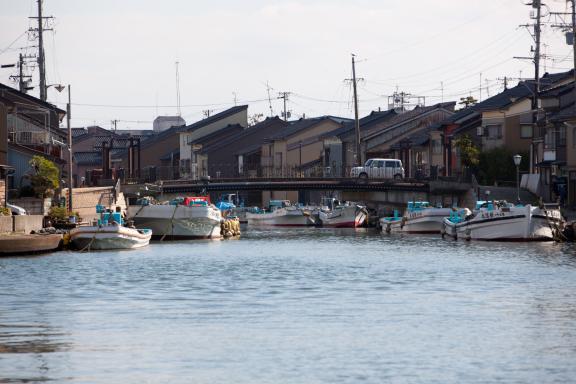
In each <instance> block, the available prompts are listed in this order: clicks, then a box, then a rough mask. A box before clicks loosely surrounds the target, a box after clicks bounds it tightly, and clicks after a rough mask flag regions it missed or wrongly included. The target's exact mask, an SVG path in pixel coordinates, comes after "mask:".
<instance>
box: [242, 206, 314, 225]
mask: <svg viewBox="0 0 576 384" xmlns="http://www.w3.org/2000/svg"><path fill="white" fill-rule="evenodd" d="M246 219H247V220H248V225H250V226H275V227H305V226H310V225H315V221H314V218H313V217H312V215H311V214H310V212H309V211H308V210H305V209H303V208H300V207H298V206H295V205H292V204H291V203H290V201H288V200H270V205H269V210H268V211H258V212H246Z"/></svg>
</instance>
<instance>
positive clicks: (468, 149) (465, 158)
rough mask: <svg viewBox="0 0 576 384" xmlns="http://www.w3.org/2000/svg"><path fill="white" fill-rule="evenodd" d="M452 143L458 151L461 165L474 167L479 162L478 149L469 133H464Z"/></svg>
mask: <svg viewBox="0 0 576 384" xmlns="http://www.w3.org/2000/svg"><path fill="white" fill-rule="evenodd" d="M454 145H455V146H456V148H458V151H459V152H460V159H461V160H462V165H464V166H465V167H470V168H474V167H476V166H477V165H478V163H479V162H480V150H479V149H478V148H476V146H475V145H474V142H473V141H472V139H471V138H470V135H464V136H461V137H459V138H458V139H456V140H454Z"/></svg>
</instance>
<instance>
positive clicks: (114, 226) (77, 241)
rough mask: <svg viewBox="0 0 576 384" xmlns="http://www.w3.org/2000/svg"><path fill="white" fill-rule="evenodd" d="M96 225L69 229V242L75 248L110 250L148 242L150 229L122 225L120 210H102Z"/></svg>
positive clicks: (134, 246) (143, 244)
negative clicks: (112, 211)
mask: <svg viewBox="0 0 576 384" xmlns="http://www.w3.org/2000/svg"><path fill="white" fill-rule="evenodd" d="M97 212H98V213H100V219H98V222H97V224H96V225H89V226H80V227H76V228H74V229H72V230H71V231H70V242H71V243H72V245H73V246H74V247H75V248H76V249H82V250H84V249H88V250H110V249H133V248H141V247H145V246H147V245H148V244H149V243H150V238H151V237H152V230H150V229H136V228H130V227H126V226H124V225H123V220H122V216H121V214H120V212H114V213H111V212H102V211H101V210H99V209H98V207H97Z"/></svg>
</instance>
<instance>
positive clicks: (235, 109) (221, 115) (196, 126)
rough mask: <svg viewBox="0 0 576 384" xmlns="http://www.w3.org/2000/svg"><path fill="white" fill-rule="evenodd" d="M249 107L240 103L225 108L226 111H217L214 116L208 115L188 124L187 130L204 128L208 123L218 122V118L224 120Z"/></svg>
mask: <svg viewBox="0 0 576 384" xmlns="http://www.w3.org/2000/svg"><path fill="white" fill-rule="evenodd" d="M247 109H248V106H247V105H238V106H235V107H232V108H229V109H227V110H225V111H222V112H219V113H217V114H215V115H212V116H210V117H207V118H205V119H203V120H200V121H197V122H195V123H193V124H190V125H188V126H186V130H187V131H194V130H196V129H199V128H202V127H204V126H206V125H209V124H212V123H214V122H216V121H218V120H222V119H224V118H226V117H228V116H232V115H235V114H236V113H238V112H241V111H244V110H247Z"/></svg>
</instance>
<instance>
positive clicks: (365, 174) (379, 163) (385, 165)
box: [350, 159, 404, 180]
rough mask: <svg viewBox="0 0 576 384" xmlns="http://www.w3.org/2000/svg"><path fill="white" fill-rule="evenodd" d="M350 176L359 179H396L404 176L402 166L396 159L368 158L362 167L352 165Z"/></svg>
mask: <svg viewBox="0 0 576 384" xmlns="http://www.w3.org/2000/svg"><path fill="white" fill-rule="evenodd" d="M350 174H351V176H352V177H358V178H360V179H396V180H400V179H403V178H404V167H403V166H402V161H401V160H398V159H368V160H367V161H366V163H365V164H364V166H363V167H354V168H352V171H351V173H350Z"/></svg>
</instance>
